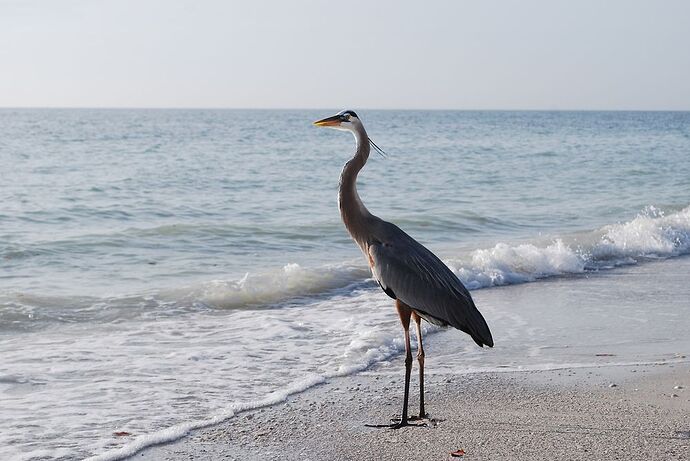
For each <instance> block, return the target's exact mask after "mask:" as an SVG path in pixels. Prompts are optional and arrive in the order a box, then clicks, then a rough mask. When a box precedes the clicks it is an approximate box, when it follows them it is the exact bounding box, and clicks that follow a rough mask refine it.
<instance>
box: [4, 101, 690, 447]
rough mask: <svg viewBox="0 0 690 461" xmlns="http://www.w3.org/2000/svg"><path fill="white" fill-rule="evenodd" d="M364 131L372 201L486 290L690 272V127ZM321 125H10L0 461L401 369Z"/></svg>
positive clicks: (512, 118)
mask: <svg viewBox="0 0 690 461" xmlns="http://www.w3.org/2000/svg"><path fill="white" fill-rule="evenodd" d="M358 112H359V115H360V117H361V118H362V119H363V121H364V123H365V126H366V127H367V129H368V132H369V135H370V137H371V138H372V139H374V141H375V142H376V143H377V144H378V145H379V146H381V147H382V148H383V149H384V150H386V151H387V152H388V154H389V157H388V158H387V159H382V158H379V157H378V156H376V155H373V154H372V156H371V158H370V160H369V163H368V164H367V166H366V168H365V169H364V171H363V172H362V173H361V175H360V179H359V191H360V195H361V196H362V198H363V200H364V202H365V203H366V205H367V206H368V208H369V209H370V210H371V211H372V212H373V213H375V214H377V215H378V216H380V217H382V218H384V219H386V220H389V221H392V222H394V223H396V224H398V225H399V226H400V227H402V228H403V229H404V230H405V231H406V232H408V233H409V234H411V235H412V236H413V237H415V238H417V239H418V240H420V241H421V242H423V243H424V244H426V245H428V246H429V247H430V248H432V249H433V250H434V251H436V252H437V253H438V254H439V256H441V257H442V258H443V259H444V260H445V261H446V262H447V264H449V266H450V267H451V268H452V269H453V270H454V271H455V272H456V273H457V274H458V276H460V278H461V279H462V280H463V281H464V282H465V283H466V284H467V285H468V287H470V288H471V289H478V288H490V287H494V286H499V285H510V284H516V283H522V282H531V281H535V280H540V279H544V278H548V277H552V276H571V275H575V276H577V275H578V274H591V275H593V276H596V273H597V272H599V271H602V270H606V269H612V268H616V267H620V266H622V265H631V264H638V263H644V262H645V261H649V260H651V259H654V260H659V259H665V258H671V257H675V256H682V255H684V254H687V253H690V180H689V179H688V178H690V113H688V112H452V111H450V112H449V111H358ZM325 115H329V111H239V110H238V111H235V110H86V109H84V110H39V109H36V110H29V109H26V110H14V109H3V110H0V162H1V164H2V166H3V168H2V169H0V176H1V177H0V179H1V181H2V186H1V187H0V204H1V205H0V265H1V266H0V267H1V268H0V356H1V357H2V360H0V414H1V415H2V418H0V457H2V458H3V459H5V458H10V459H32V458H35V459H53V458H65V459H69V458H73V457H86V456H89V455H97V454H104V453H106V455H104V456H105V458H103V459H112V458H115V457H117V456H120V455H121V454H122V453H125V452H121V453H120V454H118V452H116V451H113V450H117V449H119V448H121V447H123V446H125V447H131V446H132V445H131V443H132V442H134V443H137V442H136V440H139V442H138V443H144V442H142V441H144V440H154V439H155V434H158V437H163V436H162V435H160V434H166V435H165V437H168V438H174V437H176V436H178V435H179V434H180V433H183V432H184V428H185V427H188V426H184V425H185V424H187V425H192V426H193V425H194V424H196V422H199V421H208V420H210V419H213V418H216V419H217V418H223V417H230V416H232V414H233V412H234V411H235V410H238V409H240V408H245V407H247V406H251V403H252V402H257V401H258V402H263V401H272V400H271V399H273V400H276V399H278V400H279V399H280V398H281V396H283V395H284V393H285V392H287V391H290V390H293V391H295V390H300V389H302V388H306V387H308V386H309V385H311V384H313V383H315V382H319V380H323V379H327V378H328V377H330V376H335V375H337V374H346V373H351V372H353V371H356V370H359V369H362V368H364V367H366V366H368V365H370V364H372V363H375V362H378V361H381V360H387V359H389V358H390V357H392V356H393V355H395V354H397V353H398V352H399V350H400V347H401V343H400V338H399V336H400V335H399V326H398V325H397V324H396V322H397V320H396V318H395V315H394V314H393V312H392V310H391V309H392V307H391V303H390V300H389V299H388V298H387V297H386V296H385V295H384V294H382V293H381V292H380V290H378V288H377V287H376V285H375V284H374V283H373V282H372V281H371V280H370V279H369V274H368V270H367V267H366V265H365V263H364V259H363V258H362V257H361V254H360V253H359V250H358V249H357V247H356V246H355V245H354V244H353V243H352V241H351V240H350V238H349V236H348V235H347V233H346V231H345V229H344V227H343V225H342V223H341V222H340V217H339V213H338V209H337V203H336V196H337V187H338V176H339V174H340V170H341V168H342V165H343V164H344V163H345V161H347V160H348V159H349V158H350V156H351V155H352V151H353V148H354V144H353V140H352V138H351V137H350V136H348V135H346V134H344V133H339V132H335V131H332V130H324V129H317V128H314V127H312V126H311V121H313V120H316V119H318V118H321V117H323V116H325ZM613 280H614V281H615V279H613ZM614 283H615V282H614ZM539 285H540V284H538V283H537V284H534V288H533V289H534V290H539V289H540V288H539ZM659 289H660V290H672V289H673V288H672V287H660V288H659ZM504 308H505V309H508V307H504ZM480 309H481V306H480ZM501 309H502V308H501V307H500V306H498V307H497V306H493V307H491V309H490V311H489V312H487V313H486V315H487V320H488V321H489V323H490V324H492V325H497V327H496V328H497V329H498V331H501V330H504V331H506V329H510V325H518V324H519V322H518V321H516V318H518V317H519V316H520V312H514V311H510V312H509V311H507V310H506V311H502V310H501ZM650 309H651V308H650ZM650 315H653V312H651V313H650ZM516 316H517V317H516ZM553 321H557V319H554V320H553ZM516 322H517V323H516ZM516 328H517V326H516ZM435 331H436V330H434V329H429V333H434V332H435ZM458 338H461V336H458ZM504 338H507V341H508V342H507V343H506V342H503V343H501V338H497V339H498V341H497V348H496V349H495V351H497V352H495V353H492V354H491V355H490V356H486V355H484V356H482V355H481V354H482V353H483V351H481V350H479V349H477V348H474V349H469V350H468V351H467V354H468V360H469V361H471V363H472V364H473V365H472V369H476V363H477V362H478V361H479V363H482V364H483V366H485V367H486V369H491V368H492V367H493V368H495V367H501V366H504V365H505V363H511V364H514V363H516V361H515V360H514V359H515V358H516V357H519V356H520V354H522V353H524V349H521V341H523V340H524V338H523V339H521V338H520V335H518V334H515V332H513V333H510V334H508V333H506V334H504ZM468 344H469V343H468ZM501 347H503V349H501V350H499V348H501ZM621 347H622V350H625V351H630V350H633V348H631V347H624V346H621ZM472 354H474V355H472ZM511 354H513V355H511ZM480 357H481V359H479V358H480ZM483 357H490V358H487V359H486V360H484V358H483ZM506 357H509V358H506ZM510 357H512V358H510ZM652 358H653V357H651V355H650V356H646V355H645V353H644V352H639V350H637V349H635V352H634V353H633V352H630V353H629V356H626V357H624V359H625V360H629V361H646V360H650V359H652ZM621 359H623V358H621ZM573 360H574V358H573V357H564V356H556V355H553V354H551V353H550V352H549V349H548V348H543V349H539V353H538V354H537V355H534V356H530V365H531V366H537V367H538V366H547V365H548V366H551V365H553V364H554V363H559V361H560V362H563V363H565V362H568V363H572V361H573ZM511 366H513V365H511ZM266 399H268V400H266ZM189 427H191V426H189ZM119 430H122V431H126V432H129V433H131V434H133V435H132V436H127V437H115V436H113V433H114V432H115V431H119ZM165 431H168V432H165ZM152 434H154V436H152ZM146 437H153V438H150V439H146ZM128 444H129V445H128ZM126 449H127V448H126ZM108 457H110V458H108Z"/></svg>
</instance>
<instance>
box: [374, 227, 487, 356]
mask: <svg viewBox="0 0 690 461" xmlns="http://www.w3.org/2000/svg"><path fill="white" fill-rule="evenodd" d="M385 224H386V229H385V232H382V238H381V239H377V240H375V241H373V242H371V243H370V244H369V247H368V251H369V256H370V257H371V263H372V273H373V275H374V277H375V278H376V280H377V281H378V282H379V284H380V285H381V288H383V290H384V291H385V292H386V293H387V294H388V295H389V296H391V297H393V298H395V299H399V300H400V301H402V302H403V303H405V304H407V305H408V306H410V307H411V308H412V309H413V310H414V311H416V312H417V313H418V314H419V315H420V316H421V317H423V318H424V319H426V320H427V321H429V322H431V323H435V324H437V325H451V326H453V327H455V328H458V329H459V330H462V331H464V332H465V333H467V334H469V335H470V336H472V339H474V341H475V342H476V343H477V344H479V345H480V346H483V345H488V346H490V347H493V339H492V337H491V332H490V331H489V327H488V325H487V324H486V321H485V320H484V317H482V314H481V313H480V312H479V311H478V310H477V308H476V307H475V305H474V301H473V300H472V296H470V293H469V291H467V289H466V288H465V286H464V285H463V284H462V282H461V281H460V280H459V279H458V278H457V277H456V276H455V274H454V273H453V272H452V271H451V270H450V269H449V268H448V266H446V265H445V264H444V263H443V262H442V261H441V260H440V259H439V258H438V257H436V255H434V254H433V253H432V252H431V251H429V250H428V249H427V248H425V247H424V246H423V245H422V244H420V243H419V242H417V241H416V240H414V239H413V238H412V237H410V236H409V235H407V234H406V233H405V232H403V231H402V230H401V229H400V228H398V227H397V226H395V225H394V224H391V223H385Z"/></svg>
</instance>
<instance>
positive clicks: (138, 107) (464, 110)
mask: <svg viewBox="0 0 690 461" xmlns="http://www.w3.org/2000/svg"><path fill="white" fill-rule="evenodd" d="M349 108H352V106H350V107H349ZM37 109H40V110H243V111H252V110H256V111H280V110H284V111H291V110H292V111H296V110H304V111H312V110H313V111H317V110H340V109H343V107H340V108H338V107H336V106H332V107H222V106H218V107H203V106H186V107H185V106H0V110H37ZM354 110H362V111H364V110H373V111H399V112H413V111H419V112H444V111H447V112H690V108H687V109H621V108H614V109H582V108H574V109H571V108H558V109H554V108H520V109H505V108H503V109H500V108H484V109H480V108H415V107H400V108H378V107H354Z"/></svg>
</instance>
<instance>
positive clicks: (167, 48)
mask: <svg viewBox="0 0 690 461" xmlns="http://www.w3.org/2000/svg"><path fill="white" fill-rule="evenodd" d="M0 107H190V108H196V107H199V108H341V107H348V108H357V109H365V108H366V109H372V108H380V109H548V110H569V109H575V110H577V109H584V110H629V109H630V110H690V1H686V0H645V1H641V0H606V1H602V0H596V1H594V0H577V1H566V0H502V1H499V0H481V1H480V0H476V1H469V0H445V1H444V0H424V1H422V0H415V1H403V0H397V1H392V0H368V1H361V0H318V1H317V0H281V1H278V0H257V1H248V0H247V1H240V0H190V1H181V0H0Z"/></svg>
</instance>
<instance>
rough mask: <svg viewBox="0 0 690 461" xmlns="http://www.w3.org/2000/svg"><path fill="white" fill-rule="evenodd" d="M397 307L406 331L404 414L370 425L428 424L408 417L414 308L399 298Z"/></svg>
mask: <svg viewBox="0 0 690 461" xmlns="http://www.w3.org/2000/svg"><path fill="white" fill-rule="evenodd" d="M395 307H396V308H397V309H398V315H399V316H400V323H402V327H403V330H404V332H405V396H404V397H403V409H402V416H401V417H400V420H399V421H398V420H397V418H396V419H393V420H392V421H395V422H394V423H393V424H365V426H368V427H388V428H391V429H400V428H401V427H405V426H426V424H424V423H421V424H414V423H410V420H409V418H408V417H407V402H408V399H409V395H410V374H411V372H412V346H411V345H410V318H411V316H412V313H413V311H412V309H410V308H409V307H408V306H407V305H405V304H403V303H402V302H400V301H399V300H396V301H395Z"/></svg>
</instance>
